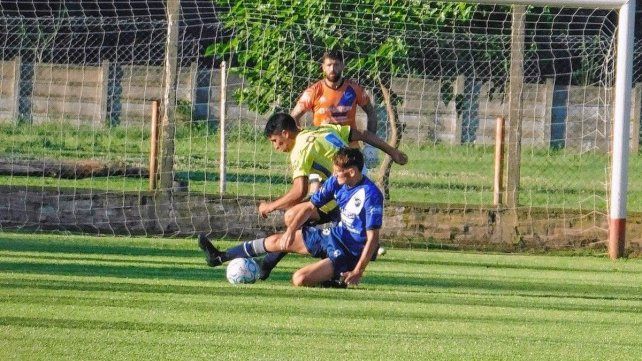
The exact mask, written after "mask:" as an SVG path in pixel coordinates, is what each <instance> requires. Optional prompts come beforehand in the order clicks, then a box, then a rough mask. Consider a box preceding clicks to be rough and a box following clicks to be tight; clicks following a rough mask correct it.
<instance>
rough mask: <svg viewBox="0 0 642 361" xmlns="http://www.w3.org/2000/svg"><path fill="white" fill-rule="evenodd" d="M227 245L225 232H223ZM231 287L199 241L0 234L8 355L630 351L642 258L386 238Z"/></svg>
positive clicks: (454, 356) (639, 314) (292, 260)
mask: <svg viewBox="0 0 642 361" xmlns="http://www.w3.org/2000/svg"><path fill="white" fill-rule="evenodd" d="M222 244H223V245H225V246H226V245H230V244H231V243H222ZM309 260H310V259H308V258H304V257H299V256H288V257H286V258H285V260H284V261H283V262H282V264H281V265H280V266H279V268H278V269H277V270H276V271H275V273H274V274H273V277H272V278H271V279H270V280H268V281H266V282H261V283H257V284H254V285H247V286H232V285H230V284H228V283H227V282H226V281H225V279H224V274H223V272H224V269H210V268H208V267H206V266H204V262H203V259H202V256H201V254H200V251H199V250H198V249H197V248H196V244H195V240H194V239H148V238H133V239H132V238H113V237H100V238H98V237H89V236H68V235H47V234H26V233H6V232H5V233H0V343H1V345H2V347H0V359H2V360H45V359H46V360H52V359H64V360H71V359H79V360H88V359H91V360H123V359H125V360H128V359H131V360H140V359H172V360H194V359H208V360H230V359H238V360H250V359H260V360H285V359H296V360H308V359H310V360H312V359H317V360H333V359H341V360H356V359H360V360H415V359H421V360H640V357H641V355H642V343H640V340H639V338H640V334H642V262H641V260H640V259H631V260H621V261H617V262H613V261H610V260H608V259H607V258H605V257H604V256H601V255H594V256H588V257H587V256H584V257H579V256H577V257H564V256H541V255H539V256H535V255H506V254H477V253H462V252H443V251H440V252H435V251H430V252H429V251H410V250H396V249H392V250H389V252H388V253H387V254H386V255H385V256H384V257H382V258H380V260H378V261H377V262H375V263H373V264H371V266H370V267H369V269H368V274H367V277H366V278H365V280H364V282H363V283H362V284H361V285H360V286H359V287H357V288H355V289H348V290H337V289H317V288H311V289H295V288H293V287H291V286H290V284H289V277H290V275H291V274H292V272H293V271H294V270H295V269H296V268H297V267H299V266H301V265H303V264H305V263H306V262H309Z"/></svg>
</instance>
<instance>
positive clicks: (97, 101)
mask: <svg viewBox="0 0 642 361" xmlns="http://www.w3.org/2000/svg"><path fill="white" fill-rule="evenodd" d="M246 3H247V4H246V5H247V6H248V11H246V12H245V14H244V15H243V17H241V18H239V17H238V14H236V15H235V12H234V7H235V6H236V7H238V6H240V5H239V4H245V3H227V2H216V3H213V2H209V1H181V10H180V21H179V37H178V38H179V41H178V44H177V53H178V59H177V63H178V69H177V78H178V86H177V88H176V89H174V90H173V91H175V92H176V98H177V101H176V104H174V107H173V111H174V113H173V114H172V116H173V118H174V119H175V121H176V135H175V138H174V142H175V155H174V162H175V164H174V170H175V175H174V177H175V182H174V187H175V188H176V189H177V190H178V191H181V192H184V194H186V197H188V198H185V200H184V202H185V208H186V209H188V210H187V211H181V212H176V213H175V214H173V215H172V217H174V219H175V223H176V227H178V229H179V230H180V232H188V233H189V232H196V231H200V230H206V231H207V230H211V228H212V227H214V226H213V225H211V222H209V221H208V220H211V219H210V218H207V217H208V216H211V214H214V213H215V212H214V211H212V210H211V209H210V208H208V209H207V211H206V213H207V214H206V215H203V214H202V211H201V210H198V211H197V210H196V209H197V208H193V209H194V210H193V213H191V212H190V210H189V209H190V207H192V203H190V202H191V201H190V200H189V196H200V195H217V194H218V190H219V181H220V179H219V172H218V169H219V163H218V162H219V157H220V148H219V135H220V131H219V130H220V129H219V125H220V123H219V121H220V119H219V111H220V104H219V103H220V101H219V100H220V92H221V77H220V63H221V61H222V60H226V61H227V62H228V64H229V65H230V72H229V74H228V78H227V79H228V81H227V84H226V85H227V99H228V101H227V104H226V108H227V123H226V124H227V125H226V127H227V128H226V130H227V135H228V139H227V150H228V154H227V159H228V161H227V164H226V172H227V176H226V180H227V188H226V189H227V191H226V194H225V195H224V196H225V199H236V200H239V199H248V201H247V203H243V206H242V207H239V208H237V211H238V212H239V213H238V214H234V215H232V216H233V217H237V218H238V219H243V218H244V217H245V218H248V219H252V218H255V217H256V210H255V204H256V202H258V200H259V199H263V198H276V197H279V196H280V195H282V194H284V193H285V192H286V191H287V190H288V189H289V186H290V183H291V178H290V175H289V169H288V165H287V163H288V161H287V158H286V156H285V155H283V154H281V153H276V152H274V151H273V150H272V149H271V146H270V144H269V143H268V142H267V141H266V140H265V138H264V137H263V135H262V133H261V131H262V127H263V126H264V124H265V120H266V118H267V114H269V113H271V112H273V111H274V110H278V109H285V110H288V109H291V107H292V106H293V105H294V103H295V102H296V100H297V98H298V96H299V95H300V94H301V92H302V91H303V90H304V89H305V88H306V87H307V86H309V85H310V84H311V83H313V82H315V81H316V80H318V79H320V77H321V73H320V71H319V59H320V55H321V54H322V53H323V51H324V50H326V49H327V48H328V47H331V46H340V47H341V49H342V50H343V54H344V56H345V57H346V65H347V69H346V74H345V75H346V76H347V77H350V78H353V79H354V80H356V81H357V82H359V83H360V84H361V85H362V86H364V87H365V88H366V89H367V91H368V92H369V94H370V95H371V97H372V99H373V102H374V105H375V107H376V110H377V114H378V118H379V131H378V133H379V135H380V136H381V137H384V138H386V137H387V136H388V135H389V133H390V129H389V125H388V124H389V123H388V114H387V112H386V107H385V103H384V99H383V96H382V93H381V84H380V83H379V80H382V81H383V83H385V86H386V87H387V88H388V89H389V90H390V91H391V92H392V94H393V99H394V101H395V110H396V116H397V118H398V120H399V122H400V123H401V124H402V126H403V132H402V140H401V146H400V147H401V149H402V150H404V151H405V152H406V153H408V155H409V157H410V163H409V164H408V165H406V166H403V167H402V166H397V165H395V166H393V168H392V171H391V174H390V200H391V201H392V202H393V203H394V202H397V203H399V202H412V203H413V204H420V205H421V204H423V205H426V206H427V205H434V204H438V205H439V208H440V209H445V210H448V209H462V208H463V209H478V210H482V209H488V208H489V207H492V202H493V170H494V164H493V156H494V153H493V152H494V144H495V136H494V135H495V124H496V122H495V119H496V118H497V117H507V116H508V106H509V104H508V84H509V80H510V79H509V66H510V48H511V24H512V18H511V8H510V7H507V6H488V5H475V4H470V5H461V4H459V5H452V6H451V5H444V4H438V3H427V4H422V3H421V2H414V1H409V2H385V4H380V3H379V2H373V3H372V4H370V2H367V1H365V2H354V3H353V2H336V1H325V2H317V3H318V4H317V5H315V6H316V8H314V9H312V8H309V9H308V10H305V9H303V6H308V5H310V4H308V3H307V2H300V4H299V3H297V2H280V1H278V2H277V1H275V2H267V3H265V4H263V5H257V7H256V8H251V7H249V6H250V5H252V4H253V2H251V1H247V2H246ZM257 4H258V3H257ZM448 6H450V7H448ZM432 9H437V10H439V11H432ZM306 11H308V12H309V13H310V14H313V16H306V14H307V13H306ZM319 14H322V15H323V16H321V17H320V16H318V15H319ZM382 14H383V15H382ZM440 14H446V17H444V18H442V17H441V16H440ZM384 15H385V16H384ZM234 16H237V17H236V18H235V17H234ZM286 20H287V21H286ZM523 20H524V23H525V39H524V43H523V46H524V49H525V50H524V77H523V79H522V80H523V82H524V87H523V92H522V107H523V110H522V117H521V122H522V138H521V144H522V147H521V168H520V169H521V172H520V173H521V178H520V193H519V206H518V208H519V211H523V213H521V214H523V215H524V217H525V218H528V217H529V216H528V214H530V213H532V212H534V211H535V210H537V211H538V212H540V211H542V210H544V213H545V214H546V215H545V216H544V218H547V219H548V221H550V220H551V219H552V220H553V221H555V220H559V223H560V224H562V225H560V226H559V232H563V233H564V232H566V233H568V232H569V229H570V228H572V224H573V223H574V222H589V223H591V222H592V223H591V224H590V225H589V228H591V227H593V228H596V229H598V230H605V227H606V226H605V224H604V223H603V216H604V215H605V214H606V212H607V204H606V203H607V199H608V198H607V194H608V189H609V185H608V180H609V161H610V159H609V146H610V139H611V118H612V112H613V106H612V105H613V84H614V68H615V67H614V60H615V51H614V50H615V34H616V31H617V13H616V12H615V11H607V10H595V9H568V8H552V7H546V8H538V7H528V8H527V12H526V15H525V17H524V19H523ZM284 21H285V22H284ZM167 25H168V24H167V20H166V17H165V5H164V4H163V2H160V1H159V2H155V1H132V0H130V1H122V2H120V1H112V2H109V3H107V2H104V3H103V2H89V1H79V2H74V3H73V4H72V3H70V2H63V1H60V2H56V1H32V2H30V3H29V4H26V3H23V2H8V1H7V2H4V1H3V3H2V5H0V27H1V28H2V31H1V32H0V61H1V63H0V70H1V74H2V77H1V78H0V87H1V89H2V92H1V93H0V95H1V97H2V99H1V101H0V118H1V119H2V121H1V122H0V131H1V132H2V139H3V141H2V144H1V145H0V147H1V149H0V153H1V157H2V162H3V167H4V169H5V170H4V173H3V174H2V175H0V184H3V185H6V186H12V187H23V186H30V187H31V188H30V189H32V190H33V189H37V188H38V187H39V188H40V189H42V190H43V192H44V190H45V189H47V191H50V190H51V189H54V190H57V192H58V193H56V194H58V195H59V197H58V198H61V197H62V196H63V195H65V196H67V195H69V194H71V195H70V196H69V197H72V198H73V197H76V199H80V198H82V199H83V202H84V201H85V200H86V195H93V194H107V195H124V194H127V195H132V194H133V195H137V197H138V198H136V199H138V200H140V199H141V198H142V197H143V195H147V194H149V193H148V179H147V177H148V164H149V154H150V133H151V131H150V117H151V101H152V100H154V99H161V98H162V94H163V77H164V69H163V64H164V56H165V49H166V31H167ZM259 30H260V31H262V33H261V34H260V35H261V36H259V35H257V34H256V32H257V31H259ZM320 32H321V33H320ZM248 33H249V35H248ZM261 39H263V40H261ZM266 39H272V40H270V41H272V42H271V43H269V44H268V41H267V40H266ZM274 39H276V40H274ZM261 41H264V43H261ZM274 44H276V45H277V47H276V48H273V47H271V46H274ZM636 44H639V40H638V41H637V42H636ZM208 47H210V49H214V50H213V51H212V52H213V56H205V55H204V54H205V53H206V49H207V48H208ZM262 47H263V49H264V50H263V53H261V52H260V51H259V52H258V53H257V49H261V48H262ZM635 48H636V49H639V48H640V47H639V46H635ZM257 59H258V60H257ZM634 59H635V63H636V68H635V69H636V71H635V73H634V81H635V82H637V81H640V80H641V79H640V78H641V75H640V72H639V67H637V64H639V60H640V54H639V52H636V54H635V55H634ZM279 67H280V68H279ZM261 74H263V75H264V76H262V75H261ZM275 74H276V75H275ZM636 87H637V85H636ZM636 107H637V108H638V109H639V107H640V103H639V101H637V102H636V100H635V99H634V103H633V108H634V111H633V114H638V116H639V112H638V113H635V109H636ZM357 118H358V121H359V124H360V125H359V126H361V127H365V114H364V113H363V112H361V111H358V117H357ZM305 119H306V120H305V124H309V121H310V118H309V116H308V118H305ZM633 121H634V122H637V123H638V124H639V122H640V119H633ZM635 129H637V130H638V131H639V127H637V128H635ZM632 139H633V140H634V142H636V144H637V142H638V139H639V135H635V136H634V137H632ZM380 157H381V155H380ZM635 167H639V161H638V160H637V158H636V157H635V156H634V157H633V158H632V160H631V168H632V169H631V172H630V173H631V174H635V170H636V168H635ZM370 174H371V176H372V177H375V178H376V177H377V176H378V175H379V170H378V169H377V168H373V169H371V173H370ZM33 187H36V188H33ZM70 190H71V193H68V192H69V191H70ZM629 191H630V193H629V194H630V197H629V209H630V210H632V211H639V210H641V209H642V204H641V203H640V202H639V201H638V200H639V199H642V197H637V196H636V195H637V194H638V193H639V192H640V191H642V189H641V188H640V186H639V185H638V184H637V183H635V181H632V182H631V183H630V186H629ZM80 195H82V197H81V196H80ZM83 197H84V198H83ZM89 198H91V197H89ZM221 199H222V198H221ZM139 203H140V202H139ZM83 204H84V203H83ZM83 204H80V205H77V207H79V208H78V209H82V207H95V209H98V210H99V211H100V212H102V213H104V214H105V215H106V216H104V217H103V218H102V219H101V220H100V222H101V226H100V227H98V226H97V223H96V222H98V221H96V220H92V222H93V224H91V225H89V226H86V224H85V223H83V222H84V221H83V219H77V222H78V228H79V229H81V230H85V229H91V228H92V227H94V228H96V227H97V228H101V227H103V225H105V224H106V225H108V227H109V224H110V223H111V222H112V221H111V220H110V217H109V216H108V215H109V213H110V212H113V213H119V214H125V213H126V211H123V209H124V208H126V207H125V206H124V205H123V206H122V207H120V208H117V209H116V210H114V209H112V208H110V207H109V206H105V207H103V208H100V206H96V205H95V204H89V205H83ZM40 205H41V206H42V207H41V208H40V210H39V212H41V213H42V214H43V216H42V217H41V218H46V219H47V221H49V222H52V224H55V223H56V222H63V220H62V218H61V216H60V214H59V213H61V212H62V213H64V214H66V215H67V214H71V215H72V216H73V215H74V214H76V217H77V215H78V214H80V212H76V213H74V210H73V209H72V210H69V209H63V210H60V209H58V210H47V211H43V209H46V207H45V202H44V201H41V204H40ZM16 207H17V206H13V208H11V207H5V209H4V210H5V211H6V212H14V213H15V212H19V211H20V210H19V209H18V208H19V207H18V208H16ZM24 207H25V208H24V209H27V208H28V205H27V204H26V203H25V204H24ZM65 207H67V206H65ZM96 207H97V208H96ZM8 208H11V209H8ZM123 212H124V213H123ZM136 212H138V214H137V215H136V217H135V218H136V220H135V221H128V220H127V219H125V220H124V221H122V220H120V218H122V217H120V218H119V217H117V216H116V215H114V216H113V217H112V219H113V222H115V223H122V224H124V227H125V229H126V230H127V229H129V231H131V230H132V229H133V228H134V226H133V225H132V224H133V223H136V224H138V225H140V224H144V222H146V220H147V219H150V218H154V217H155V216H156V215H157V212H158V210H156V211H149V213H145V212H147V211H141V210H137V211H136ZM179 213H180V214H179ZM5 214H6V213H5ZM587 214H588V215H593V216H592V218H591V216H588V217H587V216H586V215H587ZM228 216H230V215H229V214H228ZM5 217H7V218H9V217H8V216H5ZM203 217H205V218H203ZM600 217H602V218H600ZM125 218H127V217H125ZM202 221H204V222H205V224H209V225H207V226H206V227H209V228H210V229H199V228H203V227H204V226H203V223H199V222H202ZM132 222H133V223H132ZM226 222H227V223H225V224H224V225H220V224H219V225H217V227H227V228H231V227H234V226H236V225H235V224H233V223H230V222H229V220H228V221H226ZM425 222H428V223H431V224H438V227H437V228H439V227H441V228H439V229H441V230H442V231H443V232H444V234H446V235H442V236H443V237H441V238H442V239H443V238H449V239H450V241H451V242H453V243H457V240H454V239H453V237H452V235H451V236H448V235H447V233H448V232H449V231H448V229H449V227H450V225H448V224H446V225H439V224H440V223H442V222H445V223H447V222H448V220H447V219H446V221H444V220H440V219H437V218H435V219H426V220H425ZM181 224H188V225H189V226H188V227H185V226H180V225H181ZM23 226H30V227H32V226H34V224H33V223H29V222H27V221H25V223H20V222H15V221H12V222H5V227H9V228H11V227H23ZM36 226H38V227H42V228H47V227H49V226H45V225H43V224H37V225H36ZM51 227H52V228H54V227H53V226H51ZM176 227H175V228H176ZM181 227H183V228H181ZM143 228H144V227H143ZM585 228H586V227H584V229H585ZM101 229H104V228H101ZM116 229H117V227H116V226H113V232H114V233H118V231H117V230H116ZM107 232H108V231H107ZM146 232H148V231H144V232H143V233H146ZM172 232H176V229H174V230H173V231H172ZM438 233H439V232H437V231H435V233H434V234H438ZM429 236H431V235H429ZM569 237H570V236H569ZM437 238H439V237H437Z"/></svg>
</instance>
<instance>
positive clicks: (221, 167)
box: [218, 61, 227, 195]
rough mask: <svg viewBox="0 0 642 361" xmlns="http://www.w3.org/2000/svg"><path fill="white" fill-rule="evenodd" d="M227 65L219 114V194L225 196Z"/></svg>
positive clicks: (222, 70)
mask: <svg viewBox="0 0 642 361" xmlns="http://www.w3.org/2000/svg"><path fill="white" fill-rule="evenodd" d="M226 73H227V64H226V63H225V61H223V62H221V99H220V107H219V110H220V113H219V118H220V122H219V127H218V130H219V133H220V135H221V139H220V142H221V158H220V161H219V192H220V193H221V195H222V194H225V186H226V181H225V175H226V164H227V159H226V158H227V154H226V150H227V139H225V108H226V102H227V96H226V94H227V76H226V75H227V74H226Z"/></svg>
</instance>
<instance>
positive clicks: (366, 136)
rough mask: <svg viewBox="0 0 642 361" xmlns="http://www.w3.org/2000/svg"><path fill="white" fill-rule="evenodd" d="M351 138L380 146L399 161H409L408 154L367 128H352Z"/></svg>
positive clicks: (396, 161) (393, 158)
mask: <svg viewBox="0 0 642 361" xmlns="http://www.w3.org/2000/svg"><path fill="white" fill-rule="evenodd" d="M350 140H360V141H363V142H366V143H368V144H370V145H371V146H373V147H376V148H379V149H381V150H382V151H384V152H386V154H388V155H389V156H390V157H391V158H392V160H393V161H394V162H395V163H397V164H401V165H404V164H406V163H408V156H407V155H406V153H404V152H402V151H400V150H399V149H396V148H393V147H391V146H390V144H388V143H386V142H385V141H384V140H383V139H381V138H379V137H378V136H377V135H376V134H374V133H371V132H369V131H367V130H359V129H353V128H351V129H350Z"/></svg>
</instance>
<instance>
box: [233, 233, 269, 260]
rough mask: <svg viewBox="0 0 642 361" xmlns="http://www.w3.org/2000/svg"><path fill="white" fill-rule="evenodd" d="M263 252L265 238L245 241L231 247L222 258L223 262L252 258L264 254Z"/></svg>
mask: <svg viewBox="0 0 642 361" xmlns="http://www.w3.org/2000/svg"><path fill="white" fill-rule="evenodd" d="M266 253H267V252H266V251H265V238H258V239H255V240H252V241H247V242H243V243H241V244H239V245H238V246H235V247H232V248H230V249H228V250H226V251H225V255H224V256H223V258H224V260H225V261H228V260H231V259H234V258H253V257H257V256H262V255H264V254H266Z"/></svg>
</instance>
